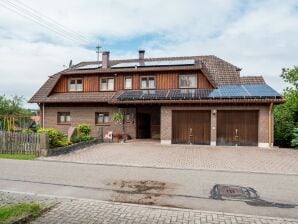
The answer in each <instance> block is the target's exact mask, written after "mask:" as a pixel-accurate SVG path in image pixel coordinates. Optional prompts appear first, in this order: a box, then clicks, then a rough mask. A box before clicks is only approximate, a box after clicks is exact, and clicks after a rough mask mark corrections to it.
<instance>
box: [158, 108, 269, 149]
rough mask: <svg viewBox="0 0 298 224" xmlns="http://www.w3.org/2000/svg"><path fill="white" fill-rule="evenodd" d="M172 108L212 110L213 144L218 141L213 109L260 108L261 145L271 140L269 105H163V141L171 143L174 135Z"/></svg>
mask: <svg viewBox="0 0 298 224" xmlns="http://www.w3.org/2000/svg"><path fill="white" fill-rule="evenodd" d="M172 110H210V113H211V139H210V140H211V144H212V145H214V144H215V143H216V113H215V114H213V110H216V111H217V110H258V111H259V125H258V126H259V127H258V142H259V146H266V147H267V146H268V142H269V133H268V131H269V123H268V119H269V106H267V105H260V106H209V107H207V106H184V107H181V106H162V107H161V143H165V144H170V143H171V137H172Z"/></svg>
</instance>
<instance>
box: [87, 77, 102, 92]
mask: <svg viewBox="0 0 298 224" xmlns="http://www.w3.org/2000/svg"><path fill="white" fill-rule="evenodd" d="M83 83H84V92H98V91H99V76H97V75H96V76H87V77H84V81H83Z"/></svg>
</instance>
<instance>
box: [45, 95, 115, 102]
mask: <svg viewBox="0 0 298 224" xmlns="http://www.w3.org/2000/svg"><path fill="white" fill-rule="evenodd" d="M114 95H115V92H86V93H84V92H69V93H53V94H51V95H50V96H49V97H46V99H45V100H43V103H56V102H59V103H83V102H84V103H102V102H108V101H110V100H111V99H112V98H113V96H114Z"/></svg>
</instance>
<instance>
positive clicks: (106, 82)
mask: <svg viewBox="0 0 298 224" xmlns="http://www.w3.org/2000/svg"><path fill="white" fill-rule="evenodd" d="M100 90H101V91H114V78H101V79H100Z"/></svg>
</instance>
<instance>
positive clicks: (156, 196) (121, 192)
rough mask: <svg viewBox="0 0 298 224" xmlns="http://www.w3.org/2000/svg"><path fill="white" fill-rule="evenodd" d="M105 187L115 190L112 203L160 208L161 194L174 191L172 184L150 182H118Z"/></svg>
mask: <svg viewBox="0 0 298 224" xmlns="http://www.w3.org/2000/svg"><path fill="white" fill-rule="evenodd" d="M107 185H108V186H112V187H113V188H115V190H113V191H114V193H113V194H112V201H117V202H125V203H137V204H145V205H160V206H163V204H162V203H160V200H161V197H162V194H163V193H165V192H167V193H168V192H170V191H172V190H173V189H174V184H170V183H165V182H160V181H152V180H142V181H136V180H120V181H113V182H109V183H107Z"/></svg>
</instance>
